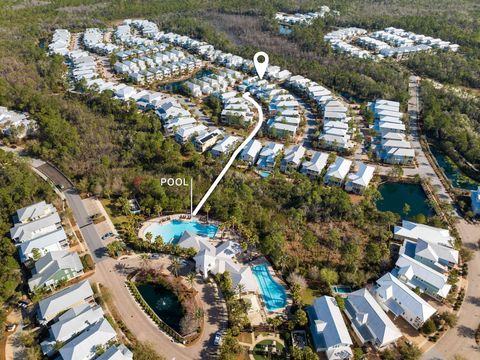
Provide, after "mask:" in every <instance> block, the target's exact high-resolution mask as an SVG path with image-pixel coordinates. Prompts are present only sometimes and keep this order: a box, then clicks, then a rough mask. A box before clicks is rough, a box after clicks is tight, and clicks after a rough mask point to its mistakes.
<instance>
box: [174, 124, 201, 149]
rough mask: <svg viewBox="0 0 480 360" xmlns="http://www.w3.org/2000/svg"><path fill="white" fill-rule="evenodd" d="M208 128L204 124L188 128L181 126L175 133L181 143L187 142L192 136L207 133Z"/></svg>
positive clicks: (176, 138)
mask: <svg viewBox="0 0 480 360" xmlns="http://www.w3.org/2000/svg"><path fill="white" fill-rule="evenodd" d="M207 130H208V128H207V127H206V126H205V125H203V124H199V125H196V126H193V127H188V128H180V129H178V130H177V132H176V133H175V140H176V141H177V142H179V143H180V144H185V143H186V142H187V141H188V140H190V139H191V138H192V137H194V136H199V135H203V134H205V133H206V132H207Z"/></svg>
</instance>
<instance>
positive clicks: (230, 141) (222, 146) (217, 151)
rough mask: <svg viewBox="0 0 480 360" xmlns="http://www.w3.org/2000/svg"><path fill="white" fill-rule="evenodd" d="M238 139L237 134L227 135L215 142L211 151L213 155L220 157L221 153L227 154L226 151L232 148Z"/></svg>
mask: <svg viewBox="0 0 480 360" xmlns="http://www.w3.org/2000/svg"><path fill="white" fill-rule="evenodd" d="M239 141H240V138H239V137H238V136H233V135H229V136H227V137H225V138H224V139H223V140H221V141H220V142H219V143H218V144H216V145H215V146H214V147H213V148H212V150H211V153H212V155H213V156H214V157H220V156H222V155H228V153H229V152H230V151H231V150H232V149H233V147H234V146H235V144H236V143H237V142H239Z"/></svg>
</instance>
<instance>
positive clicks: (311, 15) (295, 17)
mask: <svg viewBox="0 0 480 360" xmlns="http://www.w3.org/2000/svg"><path fill="white" fill-rule="evenodd" d="M329 12H330V8H329V7H328V6H326V5H322V6H320V10H319V11H315V12H308V13H305V14H301V13H295V14H286V13H282V12H278V13H276V14H275V20H277V21H278V22H279V23H280V24H288V25H310V24H311V23H312V22H313V21H314V20H315V19H318V18H323V17H325V15H326V14H328V13H329Z"/></svg>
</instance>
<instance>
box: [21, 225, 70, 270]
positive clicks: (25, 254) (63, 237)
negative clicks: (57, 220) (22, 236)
mask: <svg viewBox="0 0 480 360" xmlns="http://www.w3.org/2000/svg"><path fill="white" fill-rule="evenodd" d="M68 247H69V245H68V238H67V234H65V231H64V230H63V228H60V229H57V230H55V231H52V232H50V233H47V234H42V235H40V236H37V237H35V238H34V239H32V240H28V241H24V242H22V243H20V244H18V251H19V256H20V261H21V262H22V263H24V262H26V261H27V260H29V259H33V260H38V258H39V257H42V256H44V255H46V254H48V253H49V252H51V251H60V250H65V249H68Z"/></svg>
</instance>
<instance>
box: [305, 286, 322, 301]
mask: <svg viewBox="0 0 480 360" xmlns="http://www.w3.org/2000/svg"><path fill="white" fill-rule="evenodd" d="M319 296H322V293H321V292H320V291H319V290H315V289H310V288H306V289H304V290H303V291H302V300H303V303H304V304H305V305H312V304H313V300H315V298H316V297H319Z"/></svg>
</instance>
